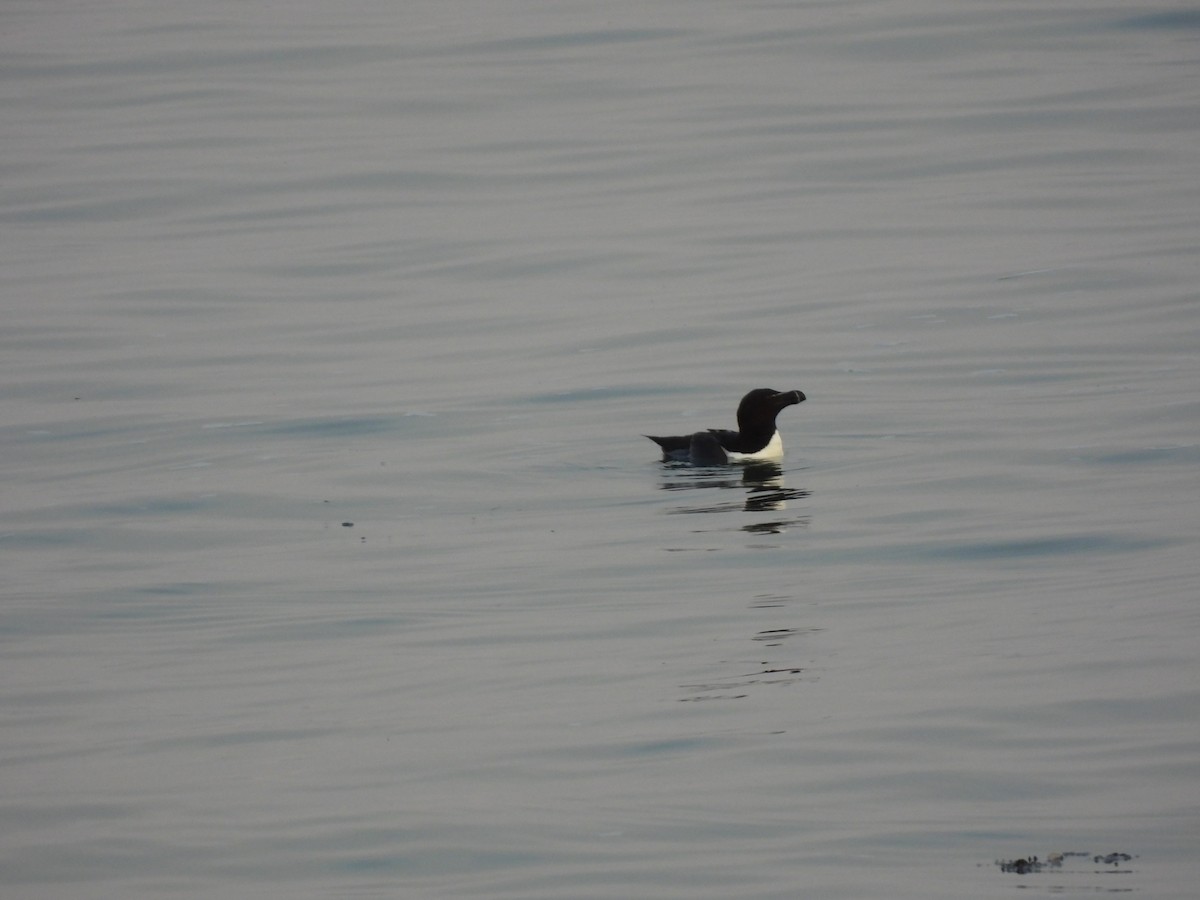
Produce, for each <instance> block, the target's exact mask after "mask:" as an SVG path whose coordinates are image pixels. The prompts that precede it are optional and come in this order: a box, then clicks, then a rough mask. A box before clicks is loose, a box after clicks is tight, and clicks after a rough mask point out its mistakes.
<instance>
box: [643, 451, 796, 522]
mask: <svg viewBox="0 0 1200 900" xmlns="http://www.w3.org/2000/svg"><path fill="white" fill-rule="evenodd" d="M663 470H664V478H663V481H662V484H661V485H660V488H661V490H664V491H680V492H682V491H701V490H704V489H705V488H715V489H716V490H718V491H736V492H737V493H736V494H732V495H728V496H729V499H721V498H720V495H716V496H714V495H711V494H701V495H698V496H697V497H694V498H689V500H704V501H708V502H703V503H700V502H689V503H688V504H687V505H681V506H676V507H674V508H672V509H670V510H668V512H669V513H671V514H674V515H682V514H691V513H720V512H739V511H740V512H750V513H762V512H781V511H783V510H785V509H787V503H788V501H789V500H800V499H802V498H804V497H807V496H808V495H809V491H806V490H803V489H801V488H789V487H786V486H785V484H784V477H783V469H782V468H781V467H780V466H779V465H778V464H776V463H756V464H753V465H744V466H691V465H687V464H682V463H665V464H664V465H663ZM713 500H716V501H717V502H712V501H713ZM807 518H808V517H807V516H800V517H794V518H782V519H775V520H773V521H761V522H754V523H751V524H747V525H743V526H742V530H743V531H748V532H752V533H757V534H777V533H779V532H780V531H783V530H785V529H786V528H788V527H789V526H794V525H801V524H805V523H806V522H807Z"/></svg>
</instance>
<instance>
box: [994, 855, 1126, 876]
mask: <svg viewBox="0 0 1200 900" xmlns="http://www.w3.org/2000/svg"><path fill="white" fill-rule="evenodd" d="M1072 857H1079V858H1081V859H1089V858H1090V859H1091V861H1092V862H1093V863H1096V864H1101V863H1103V864H1104V865H1111V866H1119V865H1120V864H1121V863H1127V862H1130V861H1132V860H1134V859H1137V856H1136V855H1130V854H1128V853H1108V854H1105V855H1103V856H1096V855H1093V854H1091V853H1085V852H1083V851H1080V850H1071V851H1067V852H1064V853H1058V852H1055V853H1048V854H1047V855H1046V858H1045V859H1040V858H1039V857H1037V856H1023V857H1021V858H1019V859H998V860H996V865H997V866H999V867H1000V871H1001V872H1014V873H1016V874H1017V875H1029V874H1031V873H1037V872H1044V871H1046V870H1048V869H1062V867H1063V863H1064V861H1066V860H1068V859H1070V858H1072Z"/></svg>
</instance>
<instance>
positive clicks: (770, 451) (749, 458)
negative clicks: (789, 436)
mask: <svg viewBox="0 0 1200 900" xmlns="http://www.w3.org/2000/svg"><path fill="white" fill-rule="evenodd" d="M781 459H783V438H781V437H780V436H779V432H778V431H776V432H775V433H774V434H773V435H771V440H769V441H767V446H765V447H763V448H762V449H761V450H759V451H758V452H757V453H735V452H733V451H732V450H730V451H729V461H730V462H778V461H779V460H781Z"/></svg>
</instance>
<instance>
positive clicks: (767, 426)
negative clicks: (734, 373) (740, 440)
mask: <svg viewBox="0 0 1200 900" xmlns="http://www.w3.org/2000/svg"><path fill="white" fill-rule="evenodd" d="M804 400H805V397H804V394H803V393H802V392H801V391H777V390H775V389H774V388H756V389H755V390H753V391H751V392H750V393H748V394H747V395H746V396H745V397H743V398H742V402H741V403H739V404H738V411H737V421H738V430H739V431H741V432H742V433H747V432H764V431H765V432H773V431H774V430H775V417H776V416H777V415H779V411H780V410H781V409H783V408H784V407H785V406H793V405H795V404H797V403H803V402H804Z"/></svg>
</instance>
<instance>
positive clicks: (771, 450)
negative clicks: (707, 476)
mask: <svg viewBox="0 0 1200 900" xmlns="http://www.w3.org/2000/svg"><path fill="white" fill-rule="evenodd" d="M804 400H805V397H804V394H802V393H801V392H800V391H776V390H773V389H771V388H757V389H755V390H753V391H751V392H750V393H748V394H747V395H746V396H745V397H743V398H742V402H741V403H739V404H738V410H737V423H738V430H737V431H729V430H726V429H721V428H710V429H708V430H707V431H697V432H696V433H695V434H683V435H679V436H677V437H655V436H654V435H652V434H647V435H643V437H648V438H650V440H652V441H654V443H656V444H658V446H660V447H662V452H663V462H668V461H671V460H675V461H680V462H690V463H691V464H692V465H695V466H723V465H726V464H727V463H735V462H772V461H778V460H781V459H783V439H782V438H780V437H779V431H778V430H776V428H775V417H776V416H777V415H779V412H780V410H782V409H783V408H784V407H787V406H792V405H794V404H796V403H803V402H804Z"/></svg>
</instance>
